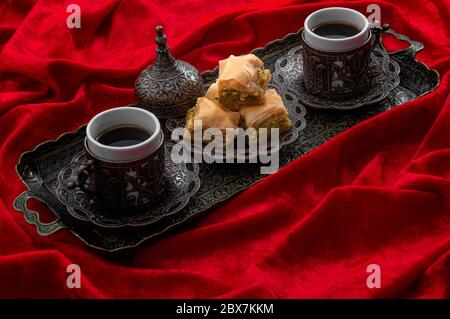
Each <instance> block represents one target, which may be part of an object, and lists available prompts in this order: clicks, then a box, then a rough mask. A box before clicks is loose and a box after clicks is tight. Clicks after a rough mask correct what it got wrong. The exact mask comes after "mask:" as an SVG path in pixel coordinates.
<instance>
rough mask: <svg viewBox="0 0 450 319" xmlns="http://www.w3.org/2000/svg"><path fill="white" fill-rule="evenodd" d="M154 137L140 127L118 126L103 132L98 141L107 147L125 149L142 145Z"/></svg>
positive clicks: (151, 133)
mask: <svg viewBox="0 0 450 319" xmlns="http://www.w3.org/2000/svg"><path fill="white" fill-rule="evenodd" d="M152 135H153V132H149V131H148V130H146V129H143V128H141V127H138V126H131V125H130V126H116V127H112V128H109V129H107V130H105V131H103V132H101V133H100V134H99V135H98V136H97V138H96V140H97V141H98V142H99V143H101V144H103V145H106V146H115V147H125V146H132V145H136V144H139V143H142V142H144V141H145V140H147V139H148V138H149V137H150V136H152Z"/></svg>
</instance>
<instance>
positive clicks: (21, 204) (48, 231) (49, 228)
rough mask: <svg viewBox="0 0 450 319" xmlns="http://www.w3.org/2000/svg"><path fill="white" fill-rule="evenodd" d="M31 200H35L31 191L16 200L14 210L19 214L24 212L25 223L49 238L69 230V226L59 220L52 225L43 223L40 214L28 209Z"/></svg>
mask: <svg viewBox="0 0 450 319" xmlns="http://www.w3.org/2000/svg"><path fill="white" fill-rule="evenodd" d="M31 198H35V197H33V196H32V195H31V192H30V191H29V190H27V191H25V192H23V193H22V194H20V195H19V196H17V198H16V199H15V200H14V209H15V210H17V211H18V212H22V213H23V216H24V218H25V221H26V222H27V223H28V224H30V225H34V226H36V230H37V232H38V234H39V235H41V236H49V235H52V234H54V233H56V232H57V231H59V230H61V229H64V228H67V226H66V225H65V224H64V223H63V222H62V221H61V220H60V219H59V218H58V219H56V220H54V221H53V222H51V223H43V222H41V221H40V219H39V213H38V212H35V211H32V210H30V209H28V207H27V201H28V200H29V199H31Z"/></svg>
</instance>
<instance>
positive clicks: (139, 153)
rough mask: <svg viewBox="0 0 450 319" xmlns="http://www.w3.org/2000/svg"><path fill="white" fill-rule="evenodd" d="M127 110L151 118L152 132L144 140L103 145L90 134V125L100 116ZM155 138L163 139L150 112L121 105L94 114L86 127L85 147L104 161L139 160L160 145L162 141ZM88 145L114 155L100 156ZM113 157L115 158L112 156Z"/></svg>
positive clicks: (157, 122) (158, 124) (156, 120)
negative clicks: (125, 143) (126, 144)
mask: <svg viewBox="0 0 450 319" xmlns="http://www.w3.org/2000/svg"><path fill="white" fill-rule="evenodd" d="M124 110H127V111H129V112H138V113H141V114H142V115H144V116H146V117H149V118H151V119H152V121H153V123H154V125H155V129H154V132H153V134H152V135H151V136H150V137H149V138H147V139H146V140H144V141H142V142H140V143H137V144H134V145H130V146H110V145H105V144H102V143H100V142H98V141H97V140H96V139H95V138H94V137H93V136H92V126H93V125H94V123H95V122H96V121H98V120H99V119H100V118H102V117H105V116H107V115H108V114H111V113H114V112H120V111H124ZM157 139H161V140H163V136H162V134H161V125H160V122H159V120H158V118H157V117H156V116H155V115H154V114H153V113H151V112H149V111H147V110H144V109H142V108H138V107H135V106H122V107H115V108H111V109H108V110H105V111H102V112H100V113H98V114H96V115H95V116H94V117H93V118H92V119H91V120H90V121H89V123H88V125H87V127H86V149H87V150H88V151H89V152H90V153H91V155H92V156H93V157H96V158H98V159H100V160H103V161H106V162H132V161H136V160H139V159H140V158H145V157H146V156H149V155H150V154H151V153H153V152H155V151H156V150H157V148H158V147H159V146H160V144H161V143H162V142H160V141H159V140H157ZM89 145H91V147H94V148H95V149H97V150H101V151H102V152H104V153H108V154H113V153H114V156H111V157H110V158H108V157H105V156H101V155H99V154H96V152H94V151H93V150H92V149H90V148H89ZM112 157H115V158H112Z"/></svg>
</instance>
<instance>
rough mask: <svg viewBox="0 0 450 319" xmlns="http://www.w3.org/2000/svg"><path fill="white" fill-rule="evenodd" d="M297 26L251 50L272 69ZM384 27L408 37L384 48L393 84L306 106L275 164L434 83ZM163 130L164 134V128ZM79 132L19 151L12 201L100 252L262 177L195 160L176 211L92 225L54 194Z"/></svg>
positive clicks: (78, 144) (412, 51) (48, 227)
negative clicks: (346, 104)
mask: <svg viewBox="0 0 450 319" xmlns="http://www.w3.org/2000/svg"><path fill="white" fill-rule="evenodd" d="M300 32H301V30H300V31H299V32H296V33H292V34H289V35H287V36H286V37H285V38H284V39H281V40H276V41H273V42H271V43H269V44H268V45H266V46H265V47H264V48H259V49H256V50H254V51H253V53H254V54H255V55H257V56H259V57H260V58H261V59H262V60H263V61H264V63H265V65H266V67H268V68H269V69H271V71H272V72H274V71H275V70H274V67H275V62H276V61H277V60H278V59H279V58H280V57H282V56H283V55H285V54H287V53H288V52H289V50H291V49H292V48H294V47H296V46H297V45H298V44H299V43H300V42H299V41H300ZM387 33H391V34H393V35H394V36H396V37H398V38H399V39H402V40H405V41H408V42H409V43H410V47H409V48H407V49H405V50H401V51H397V52H393V53H390V57H391V58H392V59H394V60H395V61H396V62H397V63H398V64H399V66H400V84H399V86H398V87H397V88H395V89H394V90H393V91H391V92H390V94H389V95H388V97H387V98H386V99H385V100H383V101H382V102H380V103H377V104H374V105H371V106H368V107H362V108H359V109H356V110H352V111H348V112H342V111H333V110H326V111H325V110H315V109H308V112H307V115H306V122H307V126H306V127H305V129H304V130H303V131H302V132H301V134H300V137H299V139H298V140H296V141H295V142H294V143H291V144H290V145H287V146H285V147H283V149H282V151H281V152H280V165H281V166H283V165H285V164H287V163H289V162H291V161H292V160H294V159H295V158H297V157H299V156H301V155H303V154H305V153H307V152H309V151H311V150H312V149H314V148H316V147H318V146H319V145H321V144H322V143H324V142H326V141H327V140H329V139H330V138H332V137H333V136H335V135H337V134H339V133H340V132H342V131H344V130H346V129H348V128H350V127H351V126H353V125H355V124H357V123H359V122H361V121H363V120H365V119H367V118H370V117H372V116H374V115H376V114H378V113H381V112H383V111H386V110H389V109H391V108H393V107H395V106H396V105H399V104H402V103H405V102H408V101H411V100H414V99H416V98H418V97H420V96H422V95H424V94H427V93H429V92H431V91H433V90H434V89H435V88H436V87H437V85H438V84H439V75H438V73H437V72H436V71H434V70H430V69H429V68H428V67H427V66H426V65H424V64H423V63H421V62H418V61H417V60H416V58H415V55H416V53H417V52H418V51H420V50H421V49H423V45H422V44H421V43H419V42H417V41H412V40H410V39H409V38H407V37H406V36H404V35H400V34H397V33H395V32H394V31H393V30H392V29H391V30H389V31H387ZM202 77H203V80H204V83H205V85H206V86H208V85H210V84H211V83H212V82H213V81H214V80H215V79H216V77H217V70H214V71H208V72H204V73H203V74H202ZM299 104H301V103H300V102H299ZM163 127H164V125H163ZM165 133H166V134H167V136H166V137H167V138H169V136H168V133H169V132H165ZM84 135H85V127H81V128H80V129H79V130H78V131H77V132H74V133H67V134H64V135H62V136H61V137H59V138H58V139H57V140H55V141H48V142H45V143H43V144H41V145H39V146H37V147H36V148H35V149H34V150H32V151H30V152H26V153H24V154H23V155H22V156H21V158H20V161H19V164H18V165H17V173H18V174H19V176H20V178H21V179H22V180H23V181H24V183H25V184H26V185H27V187H28V190H27V191H25V192H24V193H22V194H20V195H19V196H18V197H17V199H16V201H15V202H14V207H15V208H16V209H17V210H18V211H20V212H22V213H23V214H24V217H25V219H26V221H27V222H28V223H30V224H33V225H35V226H36V229H37V232H38V233H39V234H40V235H42V236H47V235H51V234H53V233H55V232H56V231H58V230H60V229H63V228H67V227H68V226H67V225H69V229H70V230H71V231H72V232H73V233H74V234H75V235H76V236H77V237H78V238H80V239H81V240H82V241H83V242H84V243H86V244H87V245H89V246H90V247H93V248H96V249H99V250H101V251H104V252H116V251H123V250H125V249H130V248H133V247H136V246H138V245H139V244H141V243H142V242H144V241H148V240H150V239H154V238H157V237H160V236H161V235H163V234H164V235H166V234H169V233H171V230H173V229H179V227H178V226H182V225H188V224H187V223H185V222H186V221H187V220H190V221H193V220H196V219H197V218H198V217H201V216H203V213H204V212H207V211H208V209H209V208H211V207H212V206H213V205H215V204H217V203H220V202H222V201H224V200H226V199H228V198H229V197H231V196H233V195H234V194H236V193H238V192H239V191H241V190H243V189H246V188H248V187H249V186H251V185H253V184H254V183H256V182H258V181H259V180H260V179H261V178H263V177H264V175H261V174H260V173H259V166H258V165H257V164H217V165H214V164H213V165H200V173H199V176H200V179H201V183H202V184H201V186H200V189H199V190H198V192H197V193H196V194H195V195H194V196H193V197H192V198H191V200H190V202H189V203H188V205H187V206H186V207H185V208H184V209H182V210H181V211H179V212H178V213H176V214H173V215H171V216H168V217H167V218H163V219H161V220H160V221H159V222H157V223H154V224H152V225H149V226H142V227H123V228H120V231H119V230H117V229H109V228H102V227H93V226H92V225H91V224H87V223H85V222H80V221H78V220H76V219H74V218H73V217H71V216H70V214H68V212H67V211H66V209H65V207H64V205H62V204H61V203H60V202H59V201H57V200H56V197H55V189H56V186H57V175H58V172H59V170H60V169H61V167H62V166H63V165H66V164H68V163H69V162H70V161H71V159H72V157H73V156H74V155H75V154H76V153H77V152H80V151H81V150H82V141H83V138H84ZM29 198H37V199H38V200H40V201H42V202H44V203H46V204H47V205H48V206H49V207H50V208H51V210H52V211H53V212H54V213H55V215H56V216H57V218H58V219H57V220H56V221H54V222H52V223H42V222H40V221H39V215H38V213H36V212H33V211H31V210H29V209H28V208H27V207H26V201H27V200H28V199H29ZM175 226H177V227H175Z"/></svg>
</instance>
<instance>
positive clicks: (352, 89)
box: [302, 7, 372, 99]
mask: <svg viewBox="0 0 450 319" xmlns="http://www.w3.org/2000/svg"><path fill="white" fill-rule="evenodd" d="M371 38H372V36H371V30H370V28H369V22H368V20H367V19H366V17H365V16H364V15H363V14H361V13H359V12H358V11H355V10H352V9H348V8H339V7H333V8H325V9H321V10H318V11H315V12H313V13H312V14H310V15H309V16H308V17H307V18H306V20H305V25H304V29H303V32H302V44H303V75H304V84H305V88H306V89H307V90H308V91H309V92H310V93H311V94H314V95H317V96H320V97H323V98H327V99H342V98H348V97H352V96H355V95H356V94H358V93H360V92H361V91H362V90H364V89H367V87H368V85H369V83H370V79H369V62H370V53H371V50H372V40H371Z"/></svg>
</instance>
